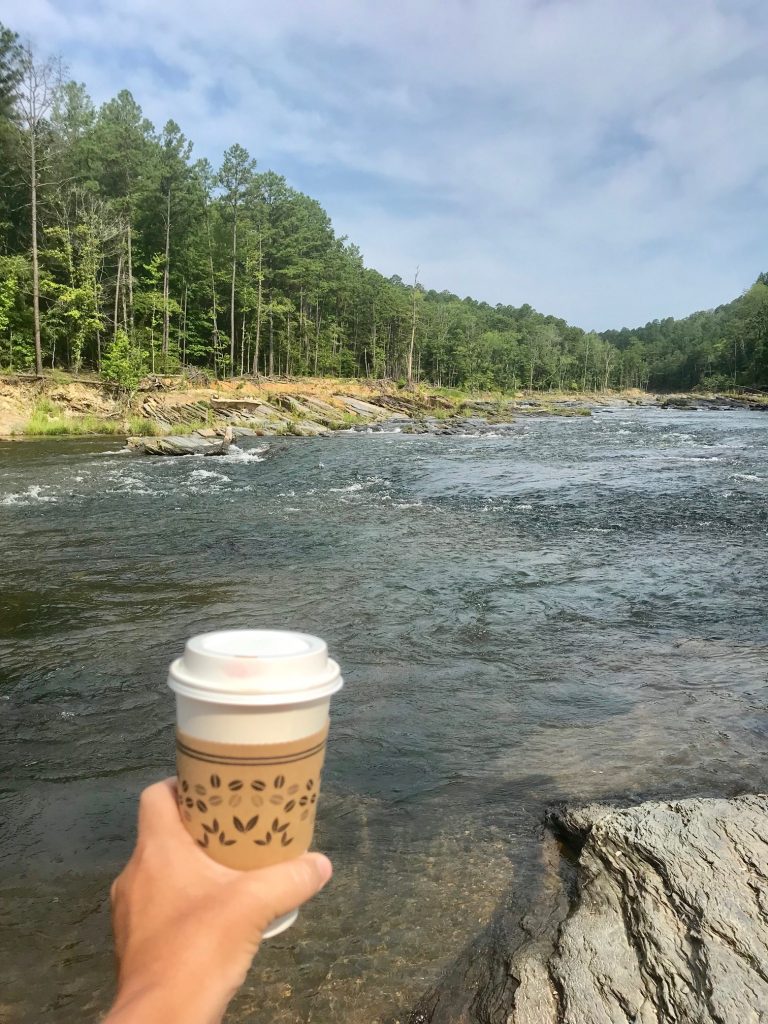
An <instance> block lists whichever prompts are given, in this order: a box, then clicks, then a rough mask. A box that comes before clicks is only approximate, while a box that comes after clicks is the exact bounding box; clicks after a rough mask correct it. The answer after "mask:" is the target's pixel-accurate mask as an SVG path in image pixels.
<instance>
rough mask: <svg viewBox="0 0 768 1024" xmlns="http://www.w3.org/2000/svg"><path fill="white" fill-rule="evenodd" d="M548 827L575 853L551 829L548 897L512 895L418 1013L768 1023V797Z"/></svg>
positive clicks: (557, 818)
mask: <svg viewBox="0 0 768 1024" xmlns="http://www.w3.org/2000/svg"><path fill="white" fill-rule="evenodd" d="M550 824H551V826H552V828H553V830H554V832H555V833H556V835H557V836H558V837H559V839H560V840H561V841H563V842H564V843H565V846H566V850H567V851H569V855H568V856H565V857H564V856H563V855H562V852H560V853H558V851H557V847H556V846H555V844H554V839H553V838H552V837H551V836H550V837H549V839H548V840H546V839H545V848H546V846H547V843H548V844H549V854H548V855H545V857H544V858H543V859H544V860H546V859H547V856H548V857H549V860H550V864H549V869H548V875H549V878H548V880H546V881H545V882H544V884H542V886H541V893H540V899H539V900H538V901H537V902H536V903H535V904H534V905H533V906H532V907H530V908H528V910H527V912H526V913H525V914H524V915H521V914H520V911H519V910H517V911H515V909H514V907H515V901H513V900H510V901H508V902H507V903H506V904H505V905H504V907H502V908H501V909H500V911H499V913H498V915H497V917H496V919H495V920H494V921H493V922H492V924H491V926H490V927H489V929H488V931H487V933H485V935H484V936H481V937H480V938H479V939H477V940H475V942H474V943H473V944H472V946H471V947H470V948H469V949H468V950H467V951H466V952H465V954H464V955H463V956H462V958H461V959H460V960H459V961H458V962H457V964H456V965H454V967H453V968H452V969H451V970H449V972H448V973H447V975H446V976H445V977H444V979H443V980H442V982H440V983H439V984H438V986H437V987H436V988H435V989H434V990H433V991H432V992H431V993H430V994H429V995H428V996H426V997H425V998H424V1000H423V1001H422V1002H421V1004H420V1005H419V1007H418V1008H417V1009H416V1010H415V1011H414V1012H413V1014H412V1015H411V1017H410V1024H481V1022H482V1024H627V1021H634V1022H636V1024H657V1022H659V1021H669V1022H670V1024H672V1022H675V1024H724V1022H726V1021H727V1022H729V1024H730V1022H733V1024H736V1022H740V1024H741V1022H747V1021H751V1022H753V1024H760V1022H765V1021H768V881H767V880H768V797H766V796H742V797H736V798H734V799H731V800H723V799H690V800H679V801H670V802H668V803H646V804H641V805H639V806H637V807H632V808H628V809H618V808H615V807H613V808H612V807H605V806H597V805H591V806H587V807H582V808H575V809H567V808H566V809H564V810H561V811H558V812H555V813H553V814H552V815H551V816H550ZM574 859H575V865H574V863H573V861H574Z"/></svg>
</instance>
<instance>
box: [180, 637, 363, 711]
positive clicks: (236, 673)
mask: <svg viewBox="0 0 768 1024" xmlns="http://www.w3.org/2000/svg"><path fill="white" fill-rule="evenodd" d="M168 685H169V686H170V688H171V689H172V690H174V691H175V692H176V693H180V694H182V695H184V696H185V697H193V698H196V699H198V700H205V701H210V702H211V703H215V704H239V705H256V704H296V703H299V702H301V701H307V700H315V699H317V698H318V697H327V696H329V695H330V694H332V693H336V691H337V690H340V689H341V687H342V685H343V680H342V678H341V674H340V672H339V666H338V665H337V664H336V662H335V661H333V660H332V659H331V658H329V657H328V647H327V645H326V643H325V641H324V640H321V639H320V637H317V636H310V635H309V634H308V633H293V632H289V631H287V630H278V629H224V630H218V631H217V632H215V633H201V634H199V636H193V637H192V638H191V639H190V640H187V644H186V647H185V649H184V654H183V655H182V656H181V657H180V658H177V659H176V661H174V662H173V663H172V665H171V667H170V669H169V671H168Z"/></svg>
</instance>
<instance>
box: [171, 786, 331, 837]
mask: <svg viewBox="0 0 768 1024" xmlns="http://www.w3.org/2000/svg"><path fill="white" fill-rule="evenodd" d="M179 782H180V785H179V793H178V802H179V805H180V806H183V807H184V811H183V814H184V817H185V819H186V820H187V821H191V820H192V815H191V814H190V813H189V811H188V810H187V808H196V809H197V810H198V811H199V812H200V814H201V815H205V814H207V813H208V809H209V806H210V807H220V806H221V805H222V803H223V799H222V797H221V796H220V795H219V794H218V793H217V792H216V790H218V789H221V788H222V780H221V776H219V775H217V774H215V773H214V774H212V775H211V776H210V778H209V781H208V785H204V784H202V783H195V785H194V786H191V785H190V783H189V781H188V780H187V779H183V778H182V779H180V780H179ZM285 782H286V779H285V776H284V775H276V776H274V778H272V779H267V780H264V779H261V778H259V779H251V780H250V781H249V780H247V779H231V780H230V781H229V782H228V783H227V784H226V789H227V790H228V791H229V792H230V793H231V794H233V795H232V796H230V797H229V799H228V801H227V803H228V804H229V806H230V807H233V808H236V807H238V806H239V805H240V803H241V802H242V797H241V796H240V795H239V794H240V791H241V790H243V789H248V788H250V790H251V791H252V793H253V795H252V797H251V800H252V803H253V804H254V806H257V807H261V806H263V803H264V799H265V797H266V799H267V800H268V801H269V803H271V804H273V805H275V806H276V807H277V806H282V815H283V817H282V818H281V817H277V818H273V819H272V822H271V825H270V826H269V827H268V828H267V829H266V830H265V832H264V833H263V835H261V836H260V837H253V836H251V835H250V834H249V833H252V832H253V831H254V829H256V827H257V825H258V824H259V817H260V816H259V815H258V814H254V815H253V816H252V817H250V818H247V819H243V818H242V817H238V816H237V815H233V816H232V819H231V820H232V828H233V829H234V830H235V833H237V834H236V835H235V834H232V833H230V834H227V832H226V831H225V830H224V829H222V828H221V826H220V823H219V819H218V817H214V818H213V819H212V820H210V821H205V820H203V821H201V822H200V824H201V825H202V830H203V831H202V834H201V836H200V838H198V839H197V844H198V846H202V847H203V848H204V849H205V848H207V847H209V844H210V843H211V842H212V841H217V842H219V843H220V844H221V845H222V846H233V845H234V844H235V843H236V842H238V841H240V837H242V838H243V840H245V839H246V838H248V839H250V840H251V841H252V842H254V843H255V844H256V845H257V846H269V845H270V843H272V842H273V841H274V842H279V843H280V845H281V846H284V847H285V846H290V845H291V843H292V842H293V840H294V836H292V835H291V832H290V827H291V824H292V822H291V817H290V816H291V812H293V811H295V810H296V809H297V808H298V810H299V814H298V820H299V821H306V819H307V817H308V815H309V806H308V805H311V804H314V803H315V801H316V800H317V793H316V792H315V780H314V779H313V778H309V779H307V780H306V781H305V783H304V786H303V788H304V790H305V791H306V792H305V793H304V794H303V795H302V796H301V797H298V798H297V795H298V793H299V792H300V790H301V789H302V787H301V786H300V785H299V784H298V783H294V784H293V785H291V786H290V787H289V788H288V790H287V793H288V795H289V796H291V799H289V800H288V801H286V799H285V796H283V794H282V792H281V790H282V789H283V788H284V787H285ZM209 789H210V790H211V791H212V792H209ZM190 791H191V792H194V793H195V795H196V797H197V799H193V798H192V797H187V796H185V794H186V793H189V792H190ZM262 794H264V796H262ZM206 801H207V802H206ZM212 837H215V840H213V839H212Z"/></svg>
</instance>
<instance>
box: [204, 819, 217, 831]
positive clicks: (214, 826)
mask: <svg viewBox="0 0 768 1024" xmlns="http://www.w3.org/2000/svg"><path fill="white" fill-rule="evenodd" d="M203 828H204V829H205V831H206V832H210V833H211V834H212V835H213V834H215V833H216V832H218V831H219V819H218V818H214V819H213V821H212V822H211V824H210V825H206V824H205V822H203Z"/></svg>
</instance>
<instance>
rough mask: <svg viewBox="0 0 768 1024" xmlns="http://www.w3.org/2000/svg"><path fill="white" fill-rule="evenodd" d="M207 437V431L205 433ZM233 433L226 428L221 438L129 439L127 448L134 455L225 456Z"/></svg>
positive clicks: (195, 434)
mask: <svg viewBox="0 0 768 1024" xmlns="http://www.w3.org/2000/svg"><path fill="white" fill-rule="evenodd" d="M205 433H206V435H207V433H208V432H207V431H206V432H205ZM232 439H233V432H232V428H231V427H227V428H226V430H225V431H224V435H223V437H209V436H203V435H202V434H201V433H194V434H187V435H183V436H181V435H179V436H176V435H173V434H169V435H166V436H165V437H129V438H128V448H129V449H130V451H132V452H133V453H134V454H135V455H175V456H178V455H226V454H227V451H228V450H229V446H230V445H231V444H232Z"/></svg>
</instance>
